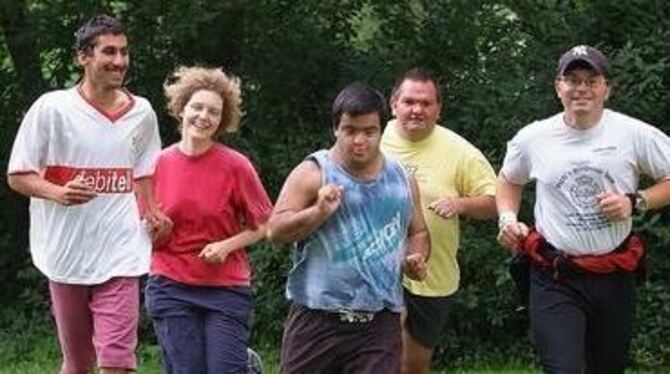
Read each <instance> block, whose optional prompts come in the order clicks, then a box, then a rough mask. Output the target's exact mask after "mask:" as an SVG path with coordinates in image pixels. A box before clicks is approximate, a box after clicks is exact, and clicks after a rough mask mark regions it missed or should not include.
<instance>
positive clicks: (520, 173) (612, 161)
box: [501, 109, 670, 255]
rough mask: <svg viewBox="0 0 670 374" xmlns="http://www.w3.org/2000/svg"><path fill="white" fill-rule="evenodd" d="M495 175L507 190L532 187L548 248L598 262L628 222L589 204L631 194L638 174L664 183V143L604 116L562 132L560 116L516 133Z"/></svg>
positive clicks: (635, 123) (659, 135) (668, 172)
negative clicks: (609, 194) (606, 195)
mask: <svg viewBox="0 0 670 374" xmlns="http://www.w3.org/2000/svg"><path fill="white" fill-rule="evenodd" d="M501 172H502V174H503V175H504V176H505V178H506V179H507V180H508V181H509V182H511V183H514V184H519V185H523V184H525V183H528V182H530V181H535V182H536V197H535V225H536V228H537V230H538V231H539V233H540V234H541V235H542V236H544V237H545V238H546V239H547V241H548V242H549V243H551V244H552V245H553V246H555V247H556V248H559V249H561V250H563V251H565V252H567V253H569V254H573V255H586V254H591V255H594V254H604V253H608V252H610V251H612V250H614V249H615V248H616V247H617V246H618V245H619V244H621V242H623V240H624V239H625V238H626V237H627V235H628V233H629V232H630V230H631V226H632V219H631V218H627V219H624V220H621V221H610V220H608V219H607V218H606V217H605V216H604V215H603V214H602V213H601V212H600V209H599V207H598V201H597V199H596V196H597V195H598V194H599V193H601V192H616V193H635V191H636V190H637V188H638V181H639V176H640V175H641V174H646V175H649V176H650V177H652V178H653V179H654V180H662V179H667V178H670V138H668V136H666V135H665V134H664V133H663V132H661V131H660V130H658V129H656V128H654V127H652V126H650V125H648V124H646V123H644V122H642V121H639V120H636V119H634V118H631V117H628V116H626V115H624V114H621V113H618V112H615V111H612V110H608V109H605V111H604V113H603V116H602V118H601V120H600V122H599V123H598V124H596V125H595V126H593V127H592V128H590V129H587V130H576V129H574V128H572V127H570V126H568V125H566V124H565V122H564V120H563V113H560V114H557V115H555V116H553V117H550V118H547V119H545V120H542V121H537V122H534V123H532V124H530V125H528V126H526V127H525V128H523V129H521V131H519V132H518V133H517V135H516V136H515V137H514V138H513V139H512V140H511V141H510V142H509V143H508V144H507V154H506V156H505V160H504V162H503V167H502V170H501Z"/></svg>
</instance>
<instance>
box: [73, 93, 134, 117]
mask: <svg viewBox="0 0 670 374" xmlns="http://www.w3.org/2000/svg"><path fill="white" fill-rule="evenodd" d="M121 91H122V92H123V93H124V94H126V95H127V96H128V99H130V100H129V101H128V103H127V104H126V105H124V106H122V107H121V108H119V109H117V110H115V111H113V112H108V111H106V110H105V109H104V108H102V107H101V106H100V105H98V104H96V103H94V102H93V101H91V100H90V99H89V98H88V97H87V96H86V95H85V94H84V91H83V90H82V89H81V85H78V86H77V93H79V96H81V98H82V99H84V101H85V102H86V103H87V104H88V105H90V106H91V107H93V109H95V110H96V111H98V113H100V114H102V115H103V116H105V117H107V119H109V120H110V121H111V122H116V120H118V119H119V118H121V117H123V116H124V115H125V114H126V113H128V112H129V111H130V110H131V109H132V108H133V107H134V106H135V98H134V97H133V95H131V94H130V92H128V90H126V89H125V88H122V89H121Z"/></svg>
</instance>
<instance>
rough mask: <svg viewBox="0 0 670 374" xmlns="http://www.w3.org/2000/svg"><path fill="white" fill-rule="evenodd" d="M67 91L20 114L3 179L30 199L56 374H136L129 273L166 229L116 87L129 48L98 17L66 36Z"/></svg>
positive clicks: (117, 30) (138, 108) (131, 103)
mask: <svg viewBox="0 0 670 374" xmlns="http://www.w3.org/2000/svg"><path fill="white" fill-rule="evenodd" d="M75 38H76V42H75V52H76V61H77V63H78V64H79V65H80V66H81V67H82V68H83V71H84V74H83V77H82V79H81V80H80V81H79V83H78V85H77V86H76V87H72V88H69V89H63V90H57V91H52V92H48V93H46V94H44V95H42V96H41V97H40V98H39V99H38V100H37V101H36V102H35V103H33V105H32V106H31V107H30V109H29V110H28V112H27V113H26V115H25V117H24V119H23V121H22V123H21V127H20V128H19V131H18V134H17V136H16V139H15V142H14V147H13V149H12V153H11V157H10V160H9V166H8V170H7V174H8V182H9V185H10V186H11V187H12V189H14V190H16V191H17V192H19V193H21V194H23V195H26V196H29V197H30V250H31V255H32V258H33V262H34V264H35V266H36V267H37V268H38V269H39V270H40V271H41V272H42V273H43V274H44V275H45V276H46V277H47V278H48V279H49V288H50V291H51V301H52V304H53V312H54V317H55V320H56V324H57V329H58V337H59V342H60V345H61V351H62V354H63V363H62V366H61V373H63V374H69V373H83V372H91V371H92V369H93V365H94V363H96V362H97V366H98V367H99V368H100V373H104V374H110V373H125V372H128V371H131V370H134V369H136V358H135V354H134V351H135V347H136V345H137V324H138V317H139V276H141V275H142V274H145V273H146V272H147V271H148V268H149V255H150V251H151V238H150V234H149V231H148V230H147V228H146V227H145V224H143V223H142V221H141V219H140V211H139V209H138V205H137V202H136V200H135V195H134V192H136V193H137V194H138V195H140V196H141V198H142V199H143V201H146V202H147V209H146V212H145V214H144V218H146V220H147V222H148V224H147V225H146V226H147V227H150V228H151V229H153V230H152V234H161V233H162V232H163V231H167V230H169V227H170V225H171V223H170V222H169V219H167V218H166V217H165V216H164V215H163V214H162V213H161V212H160V211H159V210H158V208H157V207H156V204H155V202H154V199H153V196H152V192H151V183H150V182H151V181H150V178H151V175H152V174H153V168H154V162H155V159H156V157H157V155H158V152H159V151H160V147H161V144H160V137H159V133H158V123H157V120H156V114H155V112H154V111H153V109H152V107H151V105H150V104H149V102H148V101H147V100H146V99H144V98H142V97H139V96H134V95H132V94H131V93H130V92H128V91H127V90H125V89H124V88H123V84H124V78H125V75H126V72H127V70H128V66H129V62H130V59H129V54H128V39H127V36H126V34H125V30H124V28H123V26H122V25H121V23H120V22H118V21H117V20H115V19H114V18H111V17H109V16H106V15H98V16H95V17H93V18H91V19H90V20H88V21H87V22H86V23H84V24H83V25H82V26H81V28H80V29H79V30H78V31H77V32H76V33H75Z"/></svg>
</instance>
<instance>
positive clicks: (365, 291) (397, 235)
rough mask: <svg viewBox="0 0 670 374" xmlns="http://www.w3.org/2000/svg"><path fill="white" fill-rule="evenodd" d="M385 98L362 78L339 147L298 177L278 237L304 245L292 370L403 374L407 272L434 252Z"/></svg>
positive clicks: (337, 123)
mask: <svg viewBox="0 0 670 374" xmlns="http://www.w3.org/2000/svg"><path fill="white" fill-rule="evenodd" d="M385 117H386V110H385V100H384V98H383V96H382V95H381V94H380V93H379V92H378V91H376V90H374V89H372V88H371V87H369V86H367V85H364V84H361V83H354V84H352V85H349V86H348V87H346V88H345V89H343V90H342V91H341V92H340V94H339V95H338V96H337V98H336V99H335V102H334V103H333V108H332V130H333V132H334V135H335V144H334V145H333V147H332V148H330V149H329V150H321V151H318V152H315V153H313V154H311V155H309V156H308V157H307V158H306V159H305V160H304V161H303V162H302V163H301V164H299V165H298V166H297V167H296V168H295V169H294V170H293V171H292V172H291V174H290V175H289V176H288V178H287V180H286V182H285V183H284V187H283V188H282V191H281V193H280V195H279V198H278V200H277V203H276V205H275V210H274V213H273V215H272V217H271V218H270V221H269V224H268V235H269V237H270V239H271V240H273V241H275V242H278V243H292V244H293V245H294V265H293V268H292V269H291V271H290V273H289V276H288V282H287V287H286V294H287V297H288V298H289V299H290V300H291V301H292V305H291V308H290V311H289V315H288V317H287V319H286V324H285V331H284V338H283V344H282V354H281V371H282V373H398V372H399V370H400V357H401V353H402V349H401V346H402V343H401V331H402V330H401V327H400V313H401V312H402V311H403V309H404V302H403V295H402V284H401V281H402V272H403V271H404V273H405V274H406V275H407V276H409V277H412V278H415V279H422V278H423V277H425V274H426V260H427V258H428V255H429V253H430V242H429V237H428V231H427V230H426V226H425V223H424V220H423V216H422V214H421V209H420V207H419V205H418V202H419V195H418V194H419V192H418V188H417V186H416V183H415V181H414V180H413V179H412V178H411V177H410V176H408V175H407V174H406V173H405V171H404V169H403V168H402V167H401V166H400V164H399V163H397V162H396V161H394V160H392V159H389V158H386V157H384V155H383V154H382V153H381V152H380V149H379V143H380V139H381V132H382V125H383V124H385V123H386V121H385Z"/></svg>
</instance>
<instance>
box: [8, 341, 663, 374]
mask: <svg viewBox="0 0 670 374" xmlns="http://www.w3.org/2000/svg"><path fill="white" fill-rule="evenodd" d="M29 339H30V343H31V344H30V348H29V349H25V348H22V349H21V351H20V352H19V351H17V350H16V349H13V350H12V349H11V348H12V344H13V342H8V341H2V342H0V374H34V373H57V372H58V367H59V362H60V352H59V350H58V344H57V342H56V339H55V337H53V336H47V337H34V336H31V337H29ZM23 343H24V344H22V345H25V341H23ZM8 348H9V349H8ZM258 353H259V354H260V355H261V357H262V358H263V363H264V365H265V373H268V374H274V373H277V372H278V371H279V370H278V368H279V352H278V350H277V349H275V348H266V349H259V350H258ZM17 357H20V359H17ZM138 359H139V369H138V371H137V373H138V374H160V373H162V368H161V365H160V358H159V351H158V347H157V346H156V345H148V344H144V345H141V346H140V349H139V352H138ZM539 372H540V371H539V370H538V369H536V368H530V367H509V366H485V365H482V366H479V367H471V368H455V369H454V368H452V369H448V370H433V373H435V374H446V373H449V374H492V373H495V374H530V373H539ZM627 372H628V373H637V374H651V373H652V372H650V371H627ZM654 372H656V373H658V372H659V371H654Z"/></svg>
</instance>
